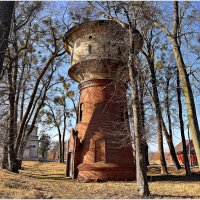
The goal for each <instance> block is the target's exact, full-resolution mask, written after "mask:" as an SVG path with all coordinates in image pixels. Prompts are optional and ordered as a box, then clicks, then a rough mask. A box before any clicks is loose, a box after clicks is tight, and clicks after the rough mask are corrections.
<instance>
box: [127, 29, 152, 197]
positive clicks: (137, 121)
mask: <svg viewBox="0 0 200 200" xmlns="http://www.w3.org/2000/svg"><path fill="white" fill-rule="evenodd" d="M129 36H130V38H129V39H130V41H129V42H130V43H129V44H130V46H131V47H130V49H129V60H128V70H129V78H130V83H131V87H132V98H133V105H132V109H133V116H134V134H135V152H136V179H137V191H138V194H139V195H140V196H142V197H144V196H149V187H148V182H147V172H146V159H145V151H144V145H143V144H142V138H143V135H144V133H143V130H142V123H141V117H140V116H141V112H140V102H139V96H138V95H139V92H138V90H139V89H138V76H137V71H136V67H135V66H134V57H135V55H134V46H133V37H134V33H133V30H132V27H131V28H130V30H129ZM131 44H132V45H131Z"/></svg>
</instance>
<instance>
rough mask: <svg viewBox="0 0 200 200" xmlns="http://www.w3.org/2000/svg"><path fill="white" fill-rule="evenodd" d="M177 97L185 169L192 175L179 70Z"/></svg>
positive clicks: (187, 173)
mask: <svg viewBox="0 0 200 200" xmlns="http://www.w3.org/2000/svg"><path fill="white" fill-rule="evenodd" d="M177 98H178V110H179V122H180V131H181V139H182V144H183V156H184V165H185V171H186V175H190V174H191V171H190V165H189V161H188V154H187V147H186V142H185V133H184V123H183V114H182V103H181V88H180V79H179V74H178V71H177Z"/></svg>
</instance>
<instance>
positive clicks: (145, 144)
mask: <svg viewBox="0 0 200 200" xmlns="http://www.w3.org/2000/svg"><path fill="white" fill-rule="evenodd" d="M138 77H139V94H140V95H139V97H140V100H139V101H140V113H141V125H142V130H143V133H144V137H143V145H144V147H143V148H144V152H145V153H144V154H145V161H146V170H147V165H149V156H148V144H147V135H146V128H145V111H144V83H143V80H142V75H141V74H140V75H139V76H138Z"/></svg>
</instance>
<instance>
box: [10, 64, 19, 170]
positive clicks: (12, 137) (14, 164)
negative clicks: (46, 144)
mask: <svg viewBox="0 0 200 200" xmlns="http://www.w3.org/2000/svg"><path fill="white" fill-rule="evenodd" d="M8 83H9V116H10V118H9V133H8V159H9V170H10V171H12V172H15V173H18V163H17V159H16V154H15V149H14V147H15V135H16V132H15V124H16V123H15V116H14V115H15V93H14V89H13V84H12V66H10V67H9V69H8Z"/></svg>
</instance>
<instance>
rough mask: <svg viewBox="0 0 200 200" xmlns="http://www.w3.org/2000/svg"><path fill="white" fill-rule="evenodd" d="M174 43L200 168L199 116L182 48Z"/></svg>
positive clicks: (174, 41)
mask: <svg viewBox="0 0 200 200" xmlns="http://www.w3.org/2000/svg"><path fill="white" fill-rule="evenodd" d="M172 41H173V52H174V55H175V59H176V63H177V66H178V70H179V76H180V79H181V85H182V89H183V93H184V96H185V102H186V109H187V115H188V123H189V129H190V132H191V135H192V139H193V144H194V149H195V152H196V156H197V160H198V164H199V168H200V131H199V125H198V120H197V115H196V108H195V103H194V97H193V93H192V88H191V85H190V80H189V77H188V75H187V71H186V69H185V64H184V61H183V58H182V54H181V51H180V47H179V45H178V42H177V41H176V40H175V39H173V40H172Z"/></svg>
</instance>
